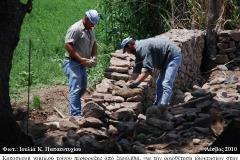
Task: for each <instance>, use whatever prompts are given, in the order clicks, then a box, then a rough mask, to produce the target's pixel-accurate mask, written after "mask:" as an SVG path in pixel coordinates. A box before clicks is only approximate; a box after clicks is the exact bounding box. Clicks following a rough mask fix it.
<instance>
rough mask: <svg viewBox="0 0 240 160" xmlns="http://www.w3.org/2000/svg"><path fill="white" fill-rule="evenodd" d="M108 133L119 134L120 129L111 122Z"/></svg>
mask: <svg viewBox="0 0 240 160" xmlns="http://www.w3.org/2000/svg"><path fill="white" fill-rule="evenodd" d="M108 134H109V135H117V134H118V129H117V128H116V127H114V126H113V125H111V124H110V125H109V126H108Z"/></svg>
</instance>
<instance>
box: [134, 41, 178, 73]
mask: <svg viewBox="0 0 240 160" xmlns="http://www.w3.org/2000/svg"><path fill="white" fill-rule="evenodd" d="M135 48H136V53H135V56H136V60H135V66H134V68H133V73H141V70H142V68H144V69H145V71H148V72H152V70H153V69H154V68H157V69H163V68H164V66H165V65H166V64H165V63H166V62H167V61H169V60H170V59H171V58H173V57H175V56H177V54H181V49H180V48H179V47H178V46H176V44H174V43H173V42H172V41H170V40H168V39H166V38H162V37H153V38H148V39H143V40H136V42H135Z"/></svg>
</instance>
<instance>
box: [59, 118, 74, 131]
mask: <svg viewBox="0 0 240 160" xmlns="http://www.w3.org/2000/svg"><path fill="white" fill-rule="evenodd" d="M59 126H60V128H59V130H61V131H67V130H69V129H77V128H78V126H77V125H75V124H74V123H72V122H70V121H68V120H64V121H61V122H59Z"/></svg>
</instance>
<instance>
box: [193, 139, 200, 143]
mask: <svg viewBox="0 0 240 160" xmlns="http://www.w3.org/2000/svg"><path fill="white" fill-rule="evenodd" d="M200 142H201V140H200V139H198V138H194V139H193V144H194V145H198V144H200Z"/></svg>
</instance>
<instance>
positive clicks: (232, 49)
mask: <svg viewBox="0 0 240 160" xmlns="http://www.w3.org/2000/svg"><path fill="white" fill-rule="evenodd" d="M236 50H237V48H236V47H232V48H227V49H221V50H219V51H218V54H221V55H222V54H223V55H224V54H228V53H233V52H235V51H236Z"/></svg>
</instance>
